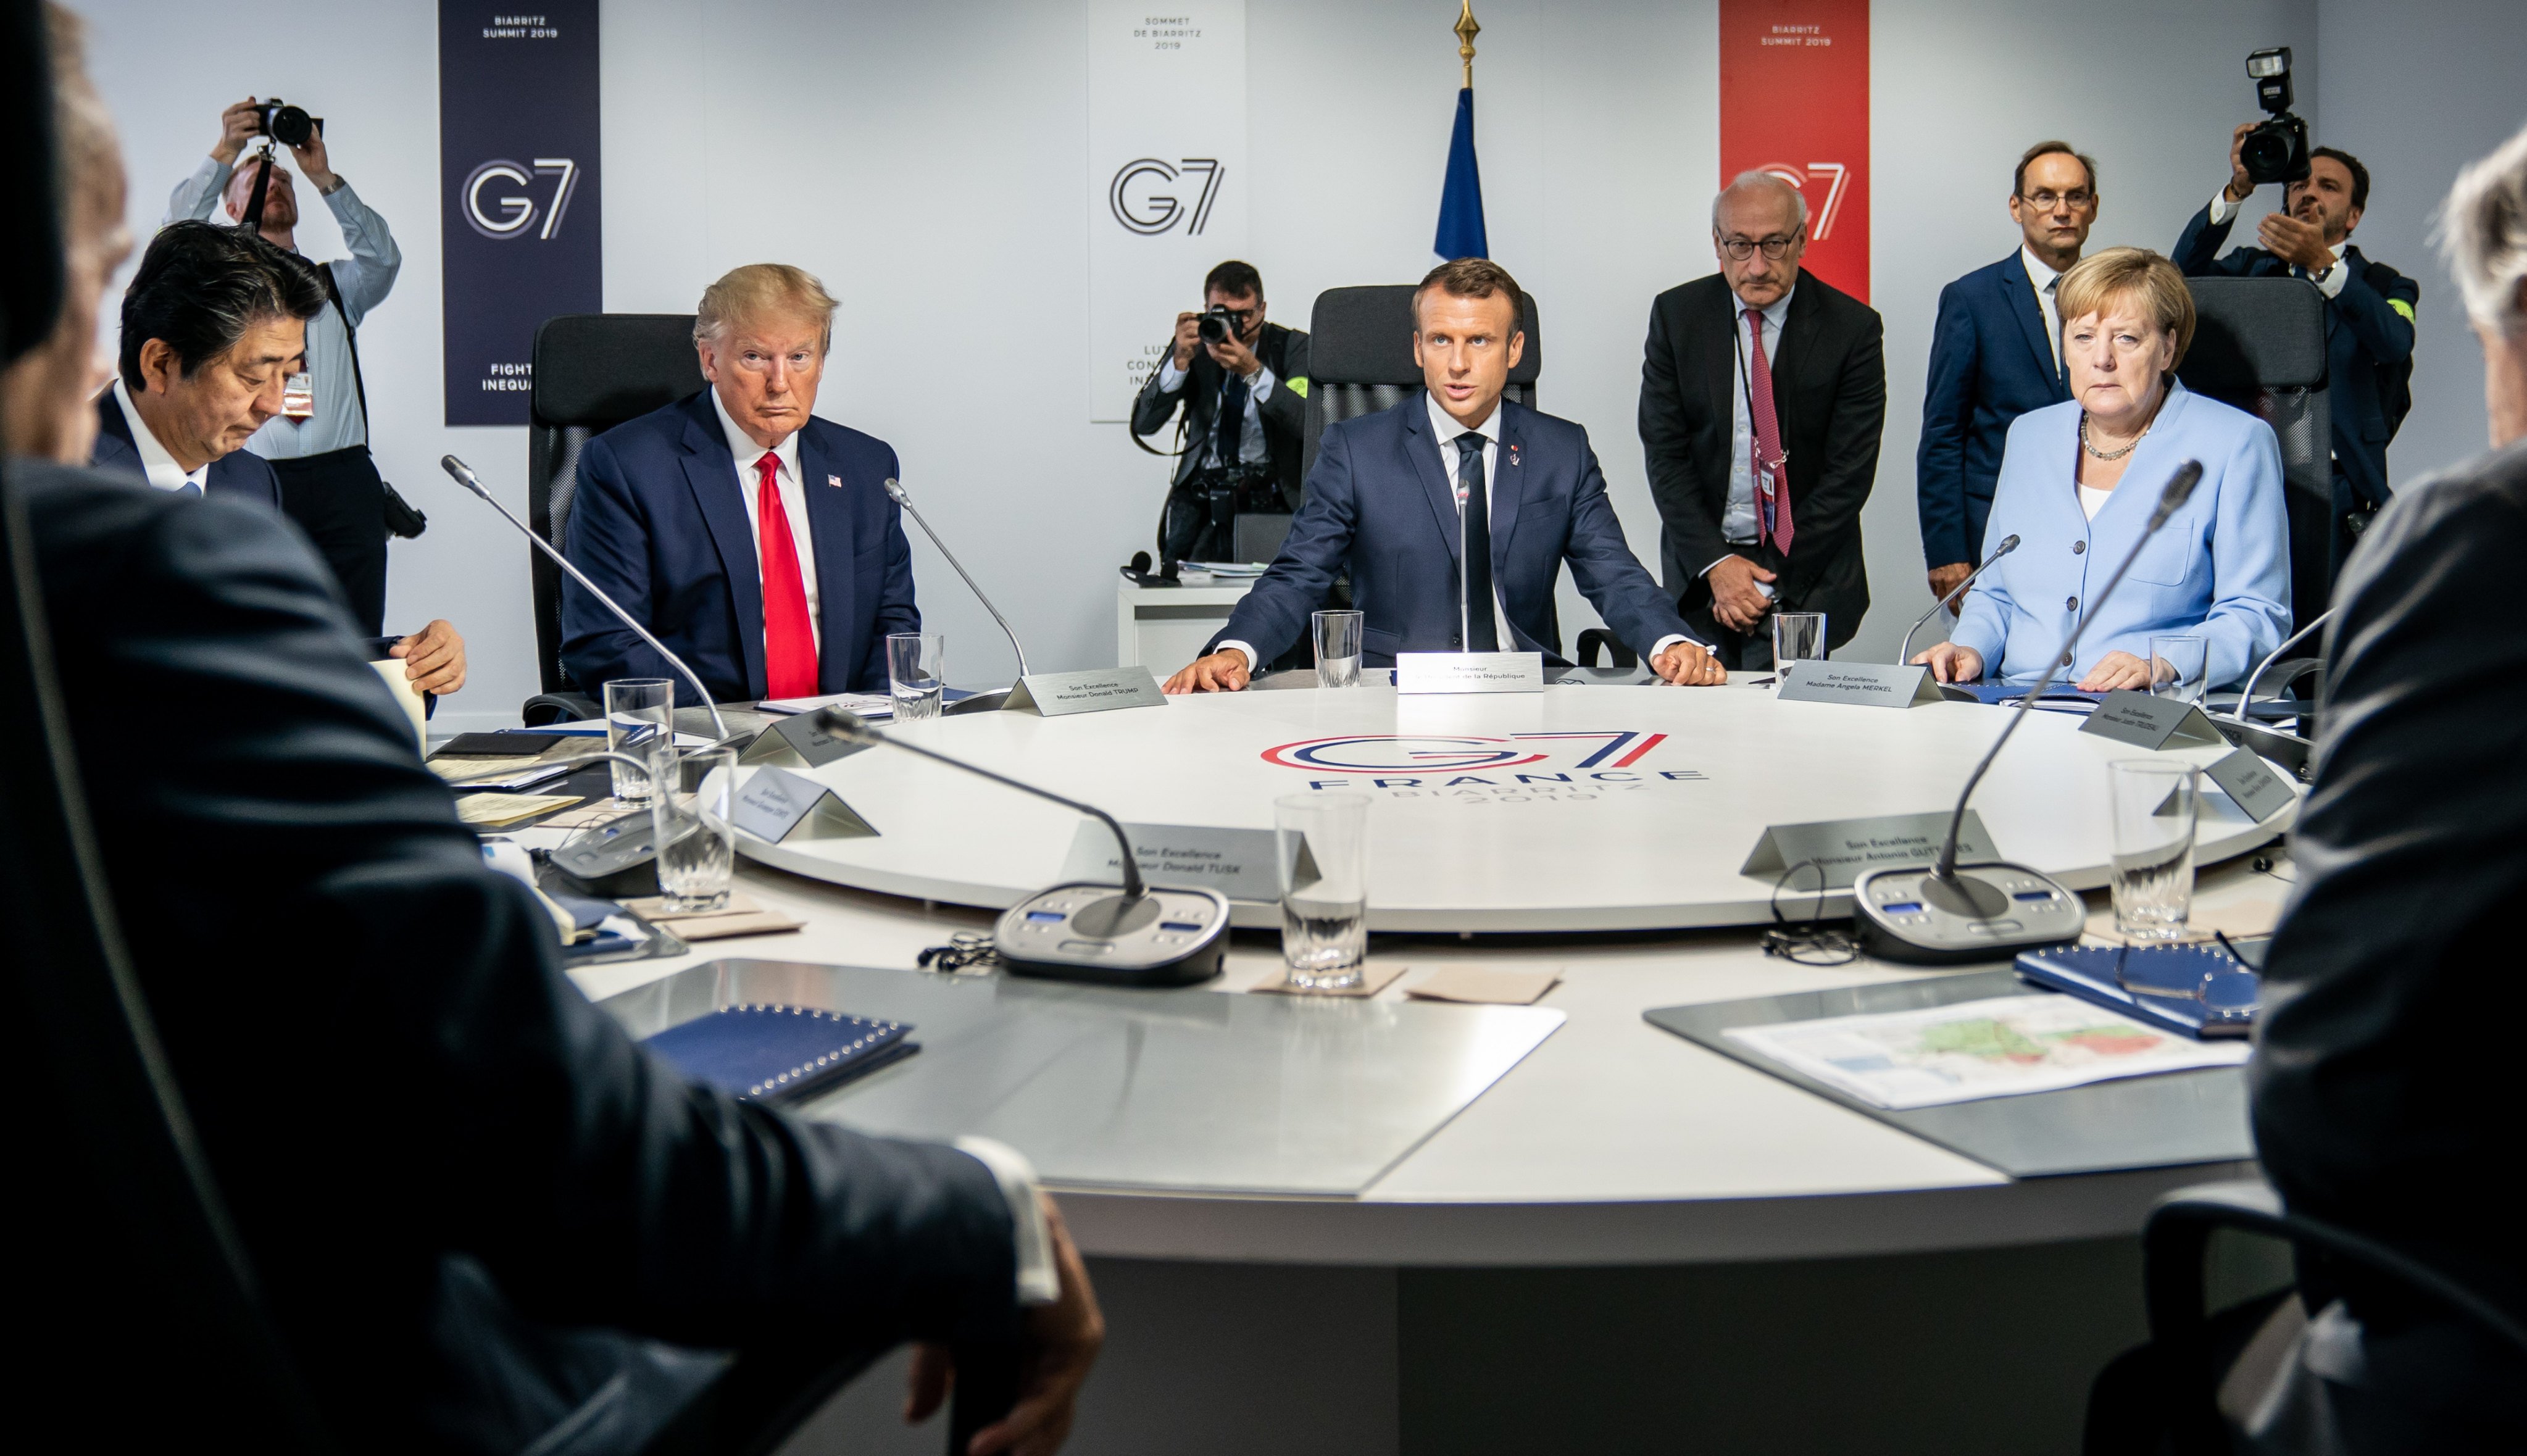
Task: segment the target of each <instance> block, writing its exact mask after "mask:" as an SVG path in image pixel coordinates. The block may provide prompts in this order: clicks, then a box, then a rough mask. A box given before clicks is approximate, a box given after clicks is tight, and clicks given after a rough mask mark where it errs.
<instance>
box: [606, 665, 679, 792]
mask: <svg viewBox="0 0 2527 1456" xmlns="http://www.w3.org/2000/svg"><path fill="white" fill-rule="evenodd" d="M675 710H676V685H675V684H673V683H671V682H669V681H667V680H666V679H665V678H662V677H619V678H616V679H614V680H613V681H612V682H609V683H607V684H606V685H605V746H606V747H607V748H609V749H611V750H613V751H614V752H615V753H618V754H631V755H632V756H633V757H635V758H639V759H642V760H643V761H647V759H648V757H649V754H650V753H651V751H652V750H653V749H655V748H656V747H657V746H658V745H659V744H662V743H673V742H675V731H674V728H673V726H672V725H673V724H674V721H675ZM613 768H614V797H615V798H616V799H618V800H621V801H622V802H623V803H625V804H633V805H639V804H646V803H648V802H649V776H648V775H647V774H645V773H643V772H642V771H641V770H639V769H637V768H634V767H633V766H631V765H630V764H628V763H616V764H614V765H613Z"/></svg>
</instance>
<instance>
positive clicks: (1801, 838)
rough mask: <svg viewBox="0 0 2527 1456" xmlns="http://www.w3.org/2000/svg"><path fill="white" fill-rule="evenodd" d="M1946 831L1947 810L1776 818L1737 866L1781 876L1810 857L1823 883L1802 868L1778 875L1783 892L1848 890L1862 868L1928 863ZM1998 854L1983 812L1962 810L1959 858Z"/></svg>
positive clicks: (1758, 873)
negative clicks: (1799, 819) (1783, 821)
mask: <svg viewBox="0 0 2527 1456" xmlns="http://www.w3.org/2000/svg"><path fill="white" fill-rule="evenodd" d="M1947 837H1948V815H1947V814H1945V813H1929V814H1881V815H1879V816H1878V817H1876V818H1869V819H1820V820H1817V821H1816V822H1814V823H1808V824H1775V825H1774V826H1772V827H1771V828H1769V829H1767V830H1765V831H1764V837H1763V838H1762V839H1759V840H1757V841H1755V853H1754V854H1752V855H1749V856H1747V857H1746V863H1745V864H1744V866H1743V867H1741V868H1740V869H1739V870H1738V871H1737V872H1738V873H1739V874H1743V875H1752V876H1753V877H1755V878H1757V879H1760V880H1775V879H1780V877H1781V874H1782V872H1783V871H1784V870H1787V869H1788V868H1790V867H1791V866H1792V865H1795V864H1805V863H1807V862H1809V861H1811V860H1813V861H1815V862H1816V863H1817V864H1818V865H1820V866H1822V867H1823V868H1824V870H1825V884H1824V885H1823V886H1822V887H1820V886H1819V885H1818V884H1817V882H1816V876H1815V874H1814V873H1812V872H1811V871H1808V870H1805V869H1802V870H1800V871H1799V872H1798V873H1797V874H1795V875H1791V876H1790V877H1789V878H1788V879H1787V880H1784V881H1782V888H1783V890H1784V892H1785V893H1786V892H1791V891H1799V890H1806V891H1809V892H1812V893H1813V892H1814V891H1816V890H1818V889H1819V888H1823V889H1827V890H1848V889H1850V888H1851V882H1852V881H1853V880H1856V879H1858V878H1860V876H1861V875H1862V873H1863V872H1865V871H1868V870H1872V869H1882V868H1884V867H1886V866H1889V865H1905V864H1928V863H1930V862H1931V861H1932V860H1934V859H1935V858H1938V856H1939V846H1940V845H1941V844H1943V843H1945V842H1946V840H1947ZM1957 858H1958V860H1959V861H1960V862H1965V861H1970V860H1977V859H1992V858H1998V856H1997V855H1996V854H1995V853H1994V852H1993V850H1992V847H1991V835H1990V834H1989V833H1988V832H1986V831H1985V829H1984V827H1983V818H1982V816H1981V815H1978V814H1977V813H1976V812H1975V811H1974V810H1973V809H1967V810H1966V819H1965V823H1964V824H1963V825H1961V826H1960V827H1959V828H1958V830H1957Z"/></svg>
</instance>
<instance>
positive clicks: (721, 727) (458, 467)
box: [438, 455, 728, 743]
mask: <svg viewBox="0 0 2527 1456" xmlns="http://www.w3.org/2000/svg"><path fill="white" fill-rule="evenodd" d="M438 468H439V469H441V470H444V471H446V472H447V475H448V478H449V479H451V480H453V481H455V482H456V484H458V485H460V486H463V487H464V488H465V489H466V490H469V491H471V492H473V493H474V494H477V495H480V496H482V497H483V503H484V504H486V505H488V506H490V507H491V508H492V509H493V510H496V511H498V512H499V513H500V515H501V518H502V519H504V520H506V521H507V522H508V523H509V524H510V525H512V526H515V527H517V528H518V534H519V535H520V536H523V537H525V538H526V539H527V540H529V541H531V542H534V543H535V544H536V549H537V550H540V551H541V552H543V553H544V554H545V555H547V556H549V557H551V558H552V563H553V564H554V565H555V566H558V567H560V568H561V569H562V570H564V571H566V572H569V573H570V579H571V580H572V581H575V582H577V583H579V584H580V585H581V586H583V587H586V588H587V589H588V595H590V596H591V597H593V598H596V599H597V600H599V601H602V602H604V603H605V609H606V610H607V611H610V612H612V613H614V615H615V616H616V618H618V619H619V620H621V622H622V623H623V625H624V626H626V627H629V628H631V629H632V635H633V636H635V637H638V638H639V639H641V640H642V641H643V642H645V643H647V644H648V645H649V650H651V651H653V652H656V653H657V654H658V655H659V656H661V657H664V658H666V659H667V665H668V666H670V667H673V668H674V669H676V671H678V672H681V673H683V674H684V675H685V681H686V682H689V683H691V684H693V685H694V695H695V696H696V698H699V699H700V700H701V704H702V706H703V707H705V708H707V709H709V711H710V720H711V731H712V732H713V733H714V734H716V735H717V736H718V738H719V741H720V742H721V743H726V742H728V720H727V719H725V718H723V717H721V716H720V715H719V704H718V703H716V702H711V692H710V689H708V688H705V687H703V686H702V680H701V678H700V676H699V675H697V674H696V673H695V671H694V670H693V669H692V668H690V667H687V666H686V665H685V659H684V658H682V657H679V656H677V655H676V654H675V653H673V652H671V651H668V650H667V645H666V644H665V643H663V642H660V641H659V640H658V639H656V638H655V637H652V636H650V635H649V629H648V628H646V627H644V626H642V625H641V624H640V623H639V622H637V621H634V620H633V619H632V614H631V613H630V612H628V611H625V610H624V609H623V604H622V603H621V602H619V601H616V600H615V599H614V598H611V597H608V596H606V595H605V591H604V589H603V588H601V587H599V586H597V585H596V583H594V582H593V581H590V580H589V579H588V573H587V572H584V571H582V570H580V569H579V568H578V567H576V566H573V565H572V564H571V562H570V558H569V557H568V556H565V555H563V554H562V553H561V548H560V547H558V546H554V545H553V544H552V543H551V542H549V541H546V540H544V539H543V538H542V537H541V536H540V535H538V534H537V533H536V530H535V528H534V527H532V526H529V525H528V524H527V523H526V522H524V521H521V520H519V519H518V518H517V516H516V514H515V513H513V512H512V511H511V510H510V509H509V508H508V507H507V506H505V505H502V504H501V503H500V502H499V501H498V500H496V499H493V498H492V495H491V493H490V491H487V490H485V489H484V488H483V483H482V482H481V481H479V480H476V479H475V478H474V471H473V468H472V467H471V466H469V465H467V464H466V463H465V462H464V461H462V460H459V459H457V458H456V457H455V456H454V455H441V456H439V457H438ZM670 716H671V717H672V716H673V715H672V714H670ZM674 728H675V725H674V724H673V723H670V724H668V730H669V732H671V733H672V732H673V731H674Z"/></svg>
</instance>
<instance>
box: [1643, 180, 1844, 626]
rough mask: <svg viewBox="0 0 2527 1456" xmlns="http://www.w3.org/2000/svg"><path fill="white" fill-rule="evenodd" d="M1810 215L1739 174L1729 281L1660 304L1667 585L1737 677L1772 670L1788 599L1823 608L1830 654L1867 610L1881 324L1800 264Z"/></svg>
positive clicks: (1729, 199)
mask: <svg viewBox="0 0 2527 1456" xmlns="http://www.w3.org/2000/svg"><path fill="white" fill-rule="evenodd" d="M1807 221H1808V204H1807V199H1806V198H1805V197H1803V196H1801V195H1800V194H1799V191H1798V189H1797V188H1795V187H1792V186H1791V185H1789V184H1788V183H1787V182H1782V181H1781V180H1780V179H1779V178H1777V177H1774V176H1772V175H1771V174H1769V173H1763V172H1749V173H1747V174H1745V175H1744V176H1742V177H1739V178H1738V179H1737V180H1736V181H1735V182H1730V183H1729V184H1728V187H1727V189H1725V190H1724V191H1722V192H1721V194H1720V196H1719V198H1718V200H1717V201H1715V202H1714V203H1713V204H1712V209H1711V241H1712V250H1713V252H1714V253H1715V254H1717V255H1718V257H1719V259H1720V272H1718V273H1716V274H1713V275H1712V276H1711V277H1709V278H1704V279H1697V280H1695V281H1694V282H1692V283H1689V284H1684V285H1681V286H1677V287H1674V288H1670V289H1668V290H1667V291H1666V292H1664V293H1661V294H1660V295H1659V296H1658V301H1657V302H1656V303H1654V304H1653V305H1651V308H1650V333H1649V343H1648V347H1647V349H1646V350H1645V357H1644V359H1643V361H1642V364H1641V408H1640V428H1641V448H1642V452H1643V454H1644V455H1645V457H1646V463H1647V464H1648V466H1649V477H1650V495H1651V497H1652V498H1653V499H1655V500H1657V502H1658V508H1659V520H1660V522H1661V523H1662V524H1663V525H1664V527H1665V528H1666V529H1665V531H1664V533H1663V535H1662V537H1661V541H1660V546H1661V548H1662V549H1661V554H1662V555H1663V557H1664V558H1665V562H1666V567H1667V585H1668V589H1669V590H1670V591H1671V592H1673V593H1675V594H1676V598H1677V599H1678V604H1679V605H1680V606H1681V607H1682V609H1683V612H1684V619H1685V620H1686V621H1688V622H1690V623H1692V624H1693V626H1694V629H1695V630H1696V631H1697V632H1700V633H1702V634H1703V635H1704V637H1705V638H1706V639H1707V640H1708V641H1710V642H1711V644H1712V647H1713V650H1715V651H1716V652H1718V653H1719V654H1720V660H1721V661H1722V663H1724V664H1725V665H1727V666H1729V667H1763V666H1766V665H1769V664H1770V663H1771V662H1772V660H1773V645H1772V639H1771V633H1770V626H1769V622H1768V618H1769V616H1770V614H1771V613H1772V612H1773V610H1774V609H1775V608H1776V607H1779V609H1781V610H1783V611H1801V612H1823V613H1825V614H1826V634H1827V635H1826V641H1827V643H1828V644H1829V645H1830V646H1832V647H1840V646H1842V645H1843V644H1844V643H1846V642H1849V641H1850V640H1851V637H1852V634H1853V633H1855V632H1858V631H1859V630H1860V619H1861V617H1862V616H1863V615H1865V614H1866V613H1867V612H1868V610H1869V572H1868V568H1867V566H1866V564H1865V563H1864V562H1863V560H1862V557H1861V547H1860V508H1861V507H1862V506H1863V505H1865V504H1867V503H1868V500H1869V492H1870V488H1871V487H1872V486H1874V485H1875V484H1877V480H1878V440H1879V434H1880V431H1881V430H1882V427H1883V426H1884V425H1885V423H1886V360H1885V351H1884V336H1885V327H1884V325H1883V324H1882V322H1881V321H1880V319H1879V317H1878V311H1877V310H1876V309H1873V308H1871V307H1870V306H1869V305H1867V304H1865V303H1862V302H1861V301H1860V300H1858V299H1856V298H1853V297H1852V296H1850V295H1849V294H1847V293H1843V292H1840V291H1837V290H1836V289H1834V288H1832V287H1830V286H1827V285H1826V284H1825V283H1824V282H1822V281H1821V280H1819V279H1818V278H1816V276H1815V275H1813V274H1810V273H1807V272H1805V271H1804V270H1802V269H1801V268H1800V267H1799V258H1800V256H1801V255H1802V254H1804V253H1805V252H1806V251H1807ZM1759 338H1760V341H1761V344H1762V347H1761V348H1760V349H1752V350H1751V351H1750V345H1751V344H1753V343H1754V342H1755V341H1757V340H1758V339H1759Z"/></svg>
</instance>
